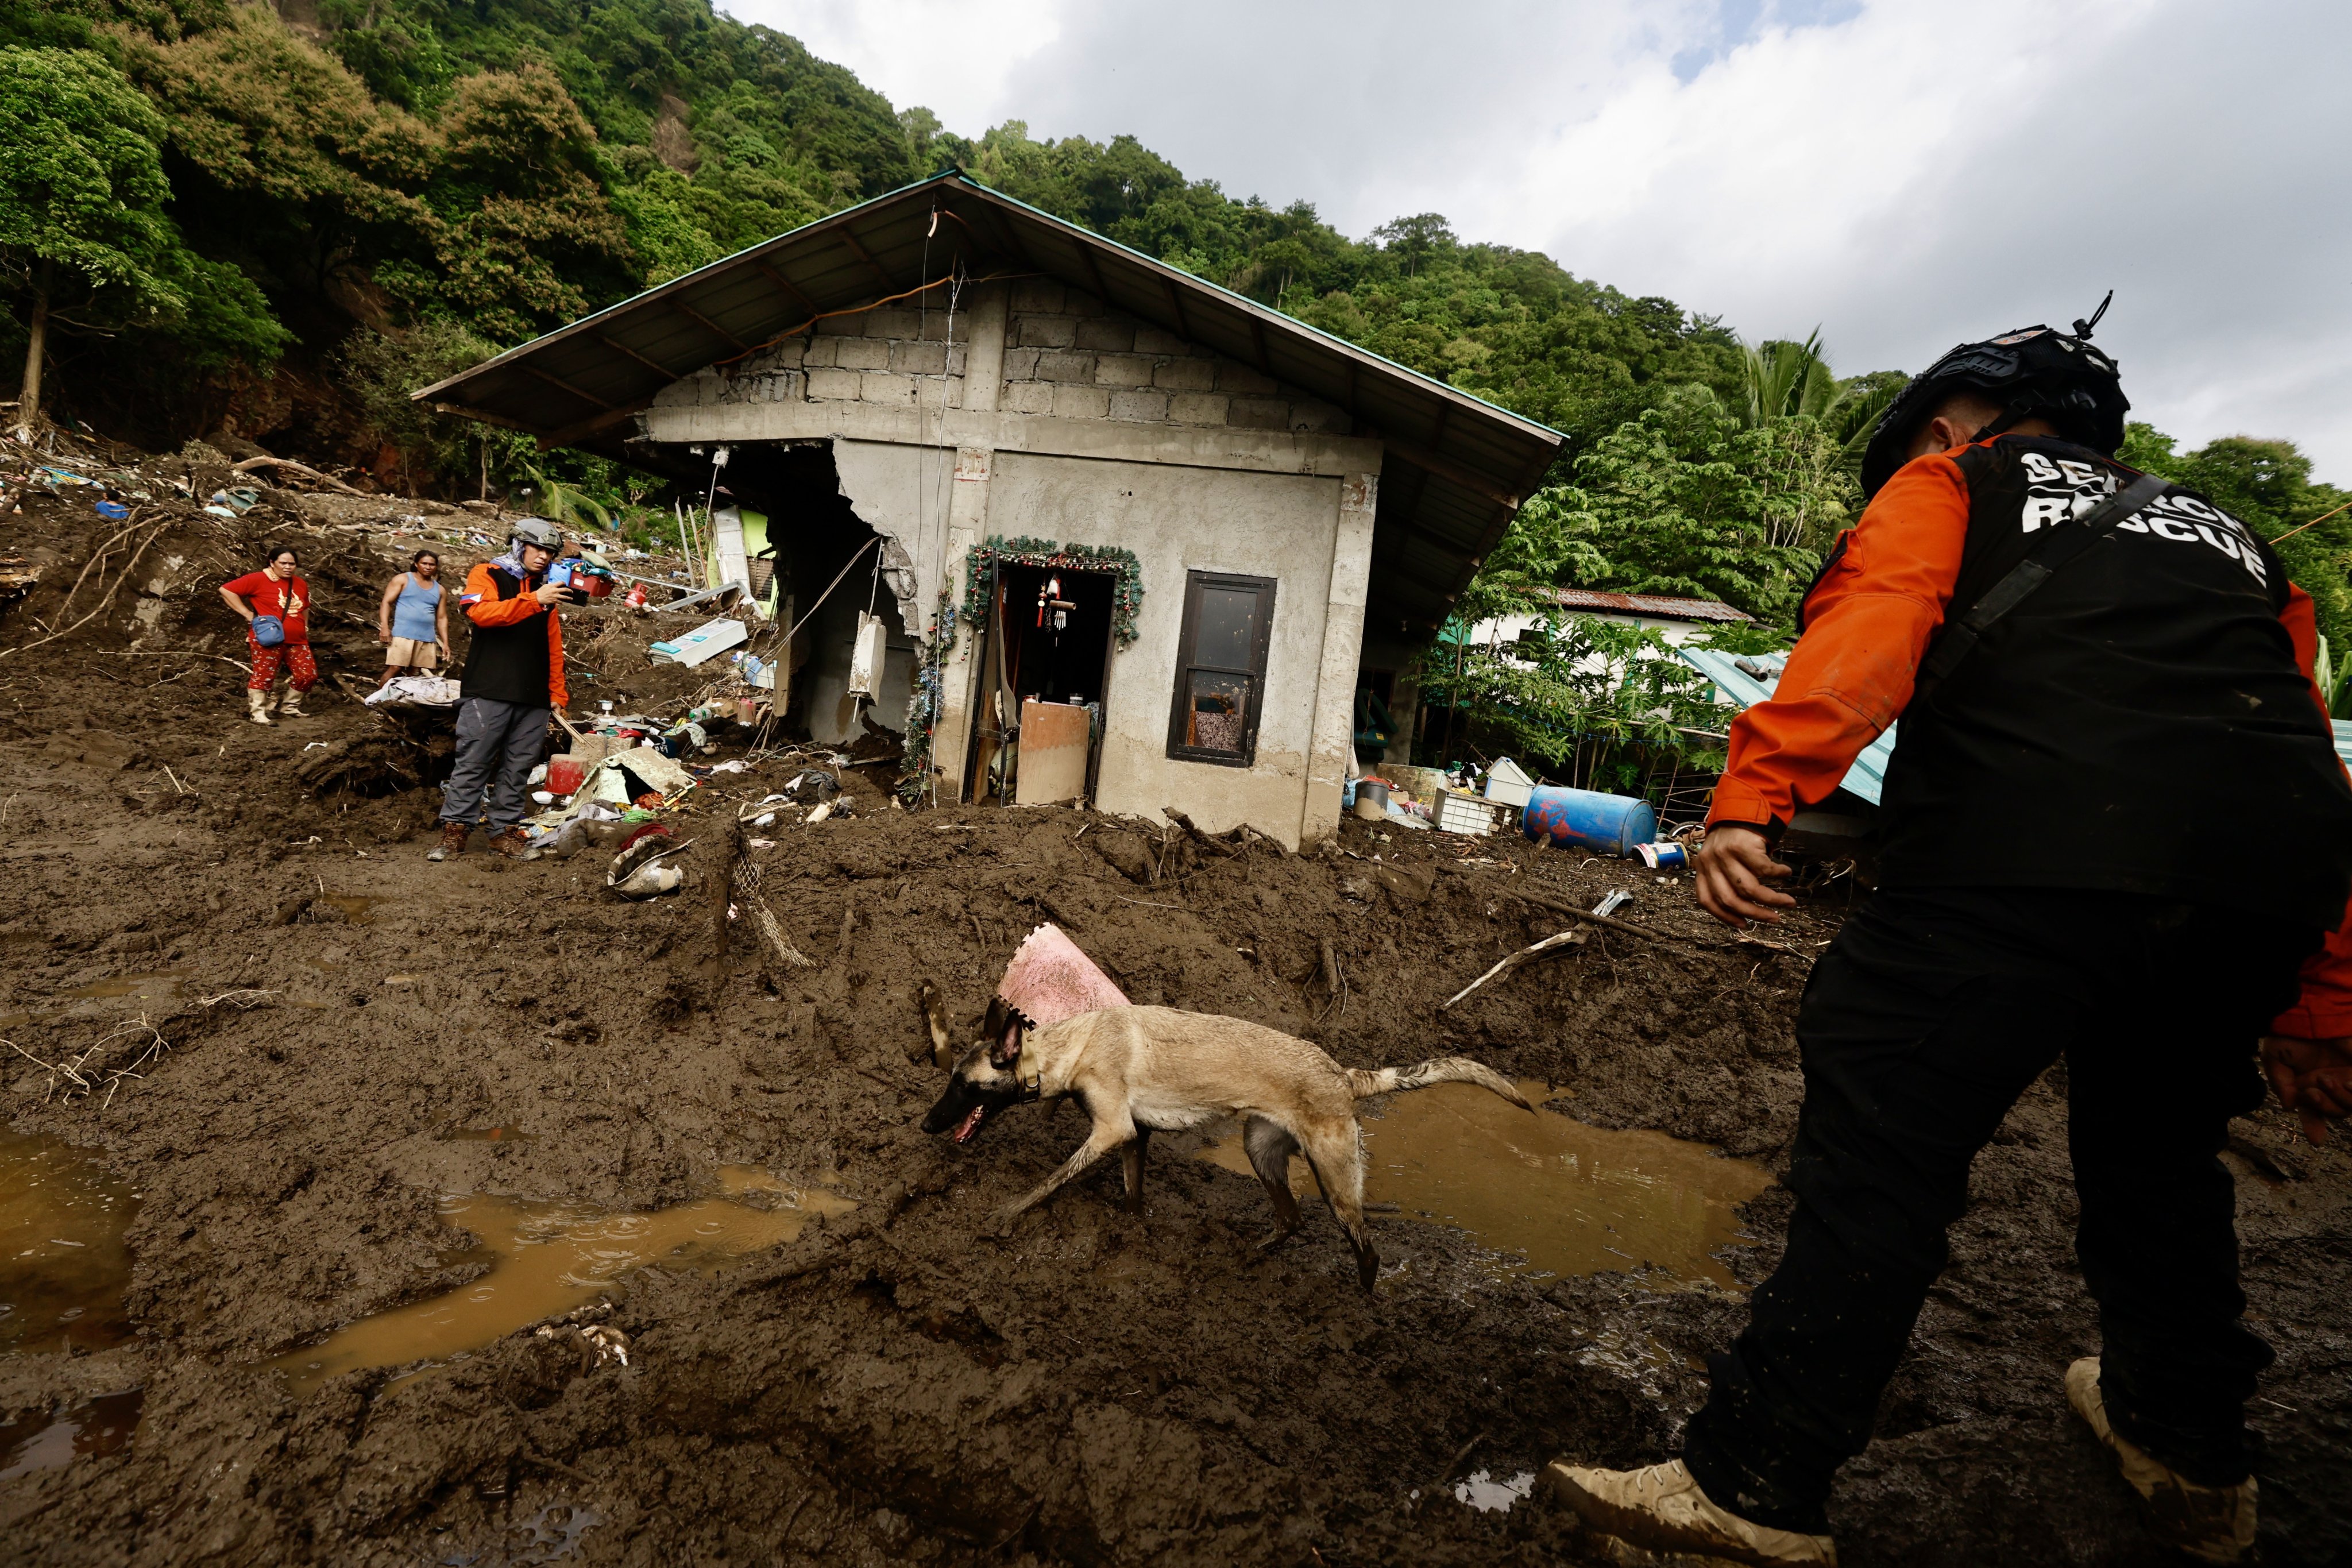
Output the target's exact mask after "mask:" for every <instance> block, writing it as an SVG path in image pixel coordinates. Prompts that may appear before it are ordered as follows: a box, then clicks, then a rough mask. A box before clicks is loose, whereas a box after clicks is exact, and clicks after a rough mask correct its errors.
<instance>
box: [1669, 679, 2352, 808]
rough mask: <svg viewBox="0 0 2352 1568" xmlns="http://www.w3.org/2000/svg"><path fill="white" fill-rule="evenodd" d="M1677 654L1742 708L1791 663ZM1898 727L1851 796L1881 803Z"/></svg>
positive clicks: (1849, 777)
mask: <svg viewBox="0 0 2352 1568" xmlns="http://www.w3.org/2000/svg"><path fill="white" fill-rule="evenodd" d="M1675 657H1676V658H1680V659H1681V660H1682V661H1683V662H1684V663H1685V664H1687V665H1689V666H1690V667H1691V668H1694V669H1696V670H1697V671H1699V672H1700V673H1701V674H1702V675H1705V676H1706V678H1707V679H1709V680H1712V681H1714V682H1715V683H1716V685H1717V686H1719V687H1721V688H1722V689H1723V692H1724V695H1725V696H1726V697H1728V698H1729V699H1730V700H1732V701H1734V702H1736V703H1738V705H1739V706H1740V707H1741V708H1743V709H1745V708H1753V707H1755V706H1756V704H1758V703H1759V702H1761V701H1763V700H1765V699H1767V698H1769V697H1770V696H1771V695H1772V692H1773V689H1775V688H1776V687H1778V686H1779V685H1780V671H1781V669H1782V668H1784V667H1786V665H1787V663H1788V657H1787V656H1786V655H1785V654H1777V653H1776V654H1762V655H1748V654H1730V653H1726V652H1724V651H1723V650H1722V649H1720V648H1711V647H1677V648H1676V649H1675ZM1743 667H1747V668H1743ZM2347 729H2352V726H2347V725H2340V724H2339V725H2338V726H2336V748H2337V749H2338V750H2339V751H2340V750H2342V749H2343V748H2344V746H2345V745H2346V743H2347V742H2346V734H2345V732H2346V731H2347ZM1894 755H1895V725H1892V724H1889V725H1888V726H1887V727H1886V733H1885V734H1884V735H1881V736H1879V737H1878V739H1877V740H1875V741H1873V742H1871V743H1870V744H1869V745H1868V746H1867V747H1865V748H1864V751H1863V753H1862V755H1860V756H1858V757H1856V758H1855V759H1854V760H1853V767H1851V768H1849V769H1847V770H1846V775H1845V777H1844V778H1843V779H1842V780H1840V781H1839V784H1840V787H1841V788H1843V790H1844V791H1845V792H1846V793H1847V794H1848V795H1859V796H1861V797H1862V798H1863V799H1864V800H1866V801H1868V802H1870V804H1871V805H1877V804H1878V796H1879V793H1880V791H1881V790H1882V789H1883V788H1884V787H1885V782H1886V764H1887V763H1888V761H1889V760H1890V759H1891V758H1893V756H1894Z"/></svg>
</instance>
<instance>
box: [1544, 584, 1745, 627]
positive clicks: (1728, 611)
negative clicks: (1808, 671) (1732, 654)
mask: <svg viewBox="0 0 2352 1568" xmlns="http://www.w3.org/2000/svg"><path fill="white" fill-rule="evenodd" d="M1527 593H1528V597H1529V598H1532V599H1541V600H1543V601H1544V602H1545V603H1547V604H1551V605H1559V606H1560V607H1561V608H1562V609H1568V610H1596V611H1614V612H1615V613H1616V614H1618V615H1627V616H1652V617H1654V618H1655V619H1658V620H1662V621H1721V622H1725V623H1737V622H1740V621H1748V620H1753V619H1754V618H1755V617H1754V616H1750V615H1748V613H1747V612H1746V611H1744V610H1735V609H1733V608H1732V607H1731V606H1730V605H1727V604H1724V603H1723V602H1722V601H1721V600H1719V599H1683V598H1676V597H1675V596H1674V595H1669V594H1610V593H1603V592H1602V591H1601V590H1600V589H1598V588H1529V589H1528V591H1527Z"/></svg>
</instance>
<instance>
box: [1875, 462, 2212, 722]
mask: <svg viewBox="0 0 2352 1568" xmlns="http://www.w3.org/2000/svg"><path fill="white" fill-rule="evenodd" d="M2167 483H2168V481H2167V480H2165V479H2160V478H2158V476H2156V475H2154V474H2142V475H2140V476H2139V477H2138V478H2137V479H2134V480H2132V482H2131V483H2129V484H2127V485H2126V486H2124V487H2123V489H2119V490H2116V491H2115V492H2113V493H2112V494H2110V495H2109V496H2107V498H2106V499H2105V500H2102V501H2100V502H2099V504H2098V505H2096V506H2095V507H2093V508H2092V509H2091V510H2089V511H2087V512H2084V514H2083V515H2082V516H2081V517H2079V518H2077V519H2075V520H2074V523H2073V525H2072V526H2071V527H2070V526H2068V525H2067V524H2065V523H2063V522H2062V523H2058V524H2056V525H2054V526H2053V527H2052V528H2051V529H2050V531H2048V532H2046V533H2044V534H2043V535H2042V538H2041V539H2040V540H2039V541H2038V542H2036V543H2035V544H2034V546H2033V548H2032V550H2030V551H2028V552H2026V556H2025V559H2024V560H2022V561H2020V562H2019V563H2017V564H2016V565H2014V566H2012V567H2011V568H2010V569H2009V572H2008V574H2006V575H2004V576H2003V577H2002V578H2001V580H2000V582H1998V583H1995V584H1993V585H1992V586H1991V587H1990V588H1988V589H1986V590H1985V591H1984V592H1983V594H1981V595H1979V596H1978V598H1977V601H1976V603H1975V604H1973V605H1969V606H1968V607H1967V608H1966V609H1964V610H1963V611H1961V613H1960V614H1958V616H1948V618H1947V619H1946V621H1945V622H1944V629H1943V632H1942V633H1941V634H1940V635H1939V636H1938V637H1937V638H1936V641H1935V645H1934V646H1933V647H1930V648H1928V650H1927V658H1925V659H1923V660H1921V661H1920V665H1919V681H1918V686H1917V694H1919V695H1924V694H1925V693H1927V691H1928V690H1930V689H1933V688H1934V687H1935V686H1936V685H1937V683H1939V682H1941V681H1942V680H1944V679H1946V678H1947V677H1948V676H1949V675H1950V674H1951V673H1952V671H1953V670H1955V669H1958V668H1959V666H1960V661H1961V660H1962V659H1964V658H1968V657H1969V651H1970V650H1971V649H1973V648H1974V647H1976V646H1977V639H1978V638H1979V637H1983V636H1984V634H1985V630H1986V628H1987V627H1989V626H1991V625H1992V624H1993V623H1994V622H1995V621H1998V620H1999V619H2000V618H2001V616H2005V615H2007V614H2009V612H2010V611H2011V610H2013V609H2015V608H2016V607H2017V606H2018V604H2019V603H2020V602H2021V600H2023V599H2024V598H2025V596H2026V595H2029V594H2031V593H2032V592H2033V590H2035V589H2036V588H2039V587H2040V586H2042V584H2044V583H2046V582H2048V581H2049V580H2050V578H2051V576H2052V574H2054V573H2056V572H2057V571H2058V570H2059V568H2061V567H2063V566H2064V565H2065V564H2066V563H2068V562H2070V561H2072V560H2074V558H2075V557H2076V556H2078V555H2080V554H2082V553H2083V552H2084V551H2085V550H2088V549H2089V548H2091V546H2092V545H2094V544H2096V543H2097V542H2099V541H2100V540H2102V539H2105V537H2106V536H2107V535H2108V534H2109V533H2111V532H2113V531H2114V530H2115V527H2116V524H2117V523H2119V522H2121V521H2124V519H2126V518H2127V517H2129V516H2131V515H2132V514H2133V513H2134V512H2136V511H2137V510H2140V509H2141V508H2142V507H2144V506H2146V505H2147V503H2148V502H2150V501H2152V500H2155V499H2156V498H2157V497H2158V496H2160V495H2162V494H2163V493H2164V491H2165V489H2166V486H2167Z"/></svg>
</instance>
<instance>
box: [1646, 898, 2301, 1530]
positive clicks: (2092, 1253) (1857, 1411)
mask: <svg viewBox="0 0 2352 1568" xmlns="http://www.w3.org/2000/svg"><path fill="white" fill-rule="evenodd" d="M2321 940H2322V933H2321V932H2319V931H2315V930H2309V929H2305V928H2299V927H2291V926H2284V925H2280V924H2278V923H2276V922H2274V921H2263V920H2262V919H2259V918H2256V917H2252V916H2249V915H2245V914H2242V913H2239V912H2236V911H2231V910H2218V909H2210V908H2206V907H2201V906H2196V905H2189V904H2181V903H2173V902H2168V901H2164V900H2156V899H2149V898H2144V897H2139V896H2136V895H2132V894H2122V893H2100V892H2079V891H2071V890H2063V889H2019V888H2000V889H1993V888H1984V889H1979V888H1945V889H1909V890H1903V891H1881V892H1879V893H1878V894H1876V895H1874V897H1873V898H1872V899H1871V900H1870V901H1869V902H1868V903H1867V904H1866V905H1864V908H1863V909H1862V910H1860V911H1858V912H1857V913H1856V914H1855V915H1854V916H1853V919H1852V920H1850V921H1848V922H1847V923H1846V926H1845V929H1844V931H1843V932H1842V933H1841V934H1840V935H1839V937H1838V939H1837V941H1836V942H1834V943H1833V944H1832V946H1831V948H1830V949H1829V951H1828V952H1826V953H1825V954H1824V955H1823V956H1822V959H1821V961H1820V962H1819V963H1817V964H1816V965H1815V966H1814V969H1813V973H1812V976H1811V980H1810V981H1809V982H1808V983H1807V984H1806V986H1805V995H1804V1001H1803V1005H1802V1006H1801V1008H1800V1010H1799V1012H1798V1016H1797V1042H1798V1045H1799V1047H1800V1048H1801V1051H1802V1053H1803V1060H1804V1070H1805V1101H1804V1106H1803V1110H1802V1111H1801V1114H1800V1117H1799V1121H1798V1126H1797V1138H1796V1142H1795V1145H1794V1147H1793V1148H1792V1149H1791V1151H1790V1172H1789V1186H1790V1189H1791V1190H1792V1191H1793V1192H1794V1193H1795V1194H1796V1197H1797V1209H1796V1213H1795V1215H1794V1217H1793V1218H1792V1219H1791V1220H1790V1225H1789V1247H1788V1251H1787V1253H1786V1255H1785V1256H1784V1257H1783V1258H1781V1261H1780V1268H1777V1269H1776V1270H1774V1272H1773V1275H1772V1278H1771V1279H1769V1280H1768V1281H1767V1282H1766V1283H1765V1284H1764V1285H1763V1286H1762V1287H1761V1288H1760V1289H1758V1290H1757V1292H1756V1297H1755V1300H1754V1303H1753V1310H1752V1313H1751V1316H1750V1320H1749V1322H1748V1328H1747V1331H1745V1332H1743V1333H1742V1334H1741V1335H1740V1336H1739V1339H1738V1342H1737V1343H1736V1344H1735V1345H1734V1346H1733V1347H1732V1349H1731V1350H1730V1352H1728V1353H1727V1354H1723V1355H1717V1356H1714V1357H1711V1358H1709V1363H1708V1364H1709V1368H1710V1371H1711V1372H1712V1373H1713V1383H1714V1385H1713V1388H1712V1390H1711V1392H1710V1394H1709V1395H1708V1399H1707V1403H1706V1407H1705V1408H1704V1409H1702V1410H1701V1411H1700V1412H1699V1414H1698V1415H1696V1417H1695V1418H1693V1420H1692V1422H1691V1426H1690V1431H1689V1435H1688V1438H1687V1441H1686V1445H1685V1454H1684V1458H1685V1460H1686V1461H1687V1462H1688V1464H1689V1466H1690V1469H1691V1472H1692V1474H1693V1475H1694V1476H1695V1477H1696V1479H1697V1480H1698V1483H1699V1485H1700V1486H1701V1487H1702V1488H1704V1489H1706V1494H1707V1496H1708V1497H1709V1498H1711V1499H1713V1500H1715V1501H1716V1502H1717V1503H1719V1504H1721V1505H1722V1506H1723V1507H1725V1508H1727V1509H1730V1510H1732V1511H1734V1512H1736V1513H1738V1514H1741V1515H1743V1516H1745V1517H1746V1518H1748V1519H1750V1520H1752V1521H1755V1522H1757V1523H1759V1524H1768V1525H1774V1526H1777V1527H1779V1528H1781V1529H1784V1530H1799V1531H1808V1532H1811V1533H1820V1532H1822V1531H1824V1530H1826V1528H1827V1525H1826V1522H1825V1521H1824V1518H1823V1514H1822V1503H1823V1501H1824V1500H1826V1499H1827V1497H1828V1496H1829V1491H1830V1483H1831V1480H1832V1477H1834V1475H1835V1474H1836V1472H1837V1468H1838V1467H1839V1466H1840V1465H1842V1464H1843V1463H1844V1462H1845V1461H1846V1460H1847V1459H1849V1458H1853V1456H1854V1455H1856V1454H1858V1453H1860V1452H1861V1451H1862V1449H1863V1447H1864V1445H1865V1444H1866V1443H1868V1441H1869V1440H1870V1430H1871V1423H1872V1420H1873V1417H1874V1415H1875V1413H1876V1410H1877V1406H1878V1399H1879V1395H1880V1394H1881V1393H1882V1392H1883V1391H1884V1390H1885V1386H1886V1384H1887V1380H1888V1379H1889V1378H1890V1377H1892V1376H1893V1375H1894V1372H1895V1362H1896V1360H1897V1359H1898V1358H1899V1357H1900V1356H1901V1355H1902V1353H1903V1349H1904V1346H1905V1344H1906V1342H1907V1341H1908V1340H1909V1338H1910V1334H1911V1327H1912V1322H1913V1321H1914V1320H1915V1319H1916V1317H1917V1316H1918V1312H1919V1308H1920V1304H1921V1303H1922V1302H1923V1301H1924V1300H1926V1299H1927V1289H1928V1287H1929V1286H1930V1285H1931V1284H1932V1283H1933V1282H1934V1281H1935V1279H1936V1276H1937V1274H1938V1273H1939V1272H1941V1271H1942V1269H1943V1267H1944V1263H1945V1258H1946V1253H1945V1245H1944V1229H1945V1226H1948V1225H1949V1224H1950V1223H1951V1222H1952V1221H1953V1220H1955V1219H1957V1218H1958V1217H1959V1215H1960V1213H1961V1211H1962V1210H1963V1209H1964V1208H1965V1207H1966V1206H1967V1202H1968V1177H1969V1162H1970V1161H1972V1160H1973V1159H1974V1158H1975V1156H1976V1152H1977V1151H1978V1150H1979V1149H1980V1148H1982V1147H1983V1146H1984V1145H1985V1143H1986V1142H1987V1141H1988V1140H1989V1139H1990V1138H1991V1136H1992V1134H1993V1131H1994V1130H1995V1129H1996V1128H1998V1127H1999V1126H2000V1121H2001V1118H2002V1116H2003V1115H2004V1114H2006V1113H2007V1111H2008V1110H2009V1108H2010V1106H2011V1104H2012V1103H2014V1102H2015V1100H2017V1098H2018V1096H2019V1095H2020V1094H2021V1093H2023V1092H2024V1090H2025V1089H2026V1088H2027V1086H2028V1085H2030V1084H2031V1083H2032V1081H2033V1080H2034V1079H2035V1078H2036V1077H2038V1076H2039V1075H2040V1074H2041V1073H2042V1069H2043V1068H2047V1067H2049V1066H2050V1065H2051V1063H2052V1062H2053V1061H2054V1060H2056V1059H2057V1058H2059V1057H2061V1056H2063V1057H2064V1058H2065V1060H2066V1086H2067V1110H2068V1117H2069V1123H2070V1128H2069V1142H2070V1145H2071V1148H2072V1152H2073V1155H2074V1186H2075V1191H2076V1193H2077V1194H2079V1196H2080V1199H2081V1208H2082V1214H2081V1219H2080V1222H2079V1224H2078V1226H2077V1228H2076V1231H2075V1241H2074V1245H2075V1252H2076V1256H2077V1257H2078V1258H2080V1260H2081V1263H2082V1267H2083V1277H2084V1282H2085V1283H2086V1284H2087V1285H2088V1286H2089V1287H2090V1290H2091V1294H2092V1295H2093V1296H2094V1297H2095V1299H2096V1300H2097V1301H2098V1304H2099V1329H2100V1338H2101V1347H2100V1353H2101V1356H2102V1363H2101V1372H2100V1389H2101V1393H2102V1395H2103V1397H2104V1399H2105V1405H2106V1409H2107V1415H2108V1417H2109V1419H2110V1420H2111V1421H2112V1422H2113V1423H2114V1425H2115V1426H2116V1430H2117V1431H2119V1432H2121V1433H2122V1434H2123V1435H2124V1436H2127V1437H2129V1438H2130V1439H2131V1440H2132V1441H2134V1442H2136V1443H2137V1444H2139V1445H2140V1446H2141V1447H2144V1448H2146V1449H2147V1450H2148V1451H2149V1452H2150V1453H2152V1454H2154V1455H2155V1456H2157V1457H2158V1458H2160V1459H2162V1460H2164V1461H2165V1462H2166V1463H2167V1464H2168V1465H2170V1466H2172V1468H2175V1469H2177V1470H2179V1471H2180V1472H2181V1473H2182V1474H2184V1475H2186V1476H2188V1477H2189V1479H2192V1480H2196V1481H2199V1482H2200V1483H2204V1484H2208V1485H2217V1486H2226V1485H2231V1484H2233V1483H2235V1482H2237V1481H2240V1480H2242V1479H2245V1477H2246V1475H2247V1474H2248V1473H2249V1465H2248V1451H2247V1447H2246V1434H2245V1414H2244V1405H2245V1402H2246V1400H2247V1399H2248V1398H2249V1397H2250V1396H2251V1395H2252V1393H2253V1389H2254V1379H2255V1376H2256V1374H2258V1373H2260V1372H2261V1371H2262V1370H2263V1368H2264V1367H2267V1366H2268V1365H2269V1364H2270V1363H2271V1360H2272V1352H2271V1350H2270V1347H2269V1346H2268V1345H2266V1344H2264V1343H2263V1342H2262V1340H2260V1339H2259V1338H2257V1337H2256V1336H2255V1335H2254V1334H2253V1332H2252V1331H2251V1330H2249V1329H2248V1328H2246V1326H2245V1325H2244V1324H2243V1323H2242V1322H2241V1321H2240V1317H2241V1314H2242V1312H2243V1311H2244V1309H2245V1298H2244V1296H2243V1295H2242V1294H2241V1293H2240V1291H2239V1289H2238V1247H2237V1233H2236V1226H2235V1211H2236V1194H2235V1191H2234V1189H2233V1185H2232V1183H2231V1177H2230V1174H2229V1173H2228V1172H2227V1171H2226V1170H2225V1169H2224V1168H2223V1167H2222V1165H2221V1161H2220V1160H2219V1159H2218V1158H2217V1155H2218V1154H2219V1153H2220V1151H2221V1145H2222V1142H2223V1141H2224V1138H2225V1137H2226V1135H2227V1128H2228V1123H2229V1120H2230V1118H2231V1117H2232V1116H2236V1115H2242V1114H2243V1113H2244V1112H2246V1111H2248V1110H2252V1109H2253V1108H2254V1107H2255V1106H2256V1105H2258V1104H2260V1103H2261V1100H2262V1095H2263V1084H2262V1080H2261V1077H2260V1074H2259V1072H2258V1071H2257V1068H2256V1065H2255V1046H2256V1042H2257V1040H2258V1038H2259V1037H2260V1036H2261V1035H2262V1033H2263V1030H2264V1028H2265V1026H2267V1024H2268V1022H2269V1020H2270V1019H2271V1018H2272V1017H2273V1016H2276V1015H2277V1014H2278V1013H2280V1012H2282V1011H2284V1009H2285V1008H2286V1007H2288V1006H2289V1005H2292V1004H2293V1002H2294V996H2295V990H2296V982H2295V974H2296V970H2297V968H2298V966H2299V965H2300V964H2301V963H2302V961H2303V959H2304V958H2305V957H2306V956H2307V955H2309V954H2310V953H2312V952H2315V951H2316V950H2317V948H2318V946H2319V944H2320V942H2321ZM2064 1370H2065V1369H2064V1368H2063V1366H2054V1365H2053V1367H2051V1368H2050V1391H2051V1397H2052V1399H2053V1401H2055V1400H2059V1399H2062V1398H2063V1394H2062V1393H2061V1389H2060V1379H2061V1376H2062V1374H2063V1372H2064Z"/></svg>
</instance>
